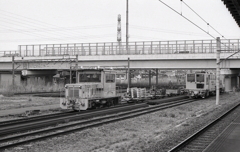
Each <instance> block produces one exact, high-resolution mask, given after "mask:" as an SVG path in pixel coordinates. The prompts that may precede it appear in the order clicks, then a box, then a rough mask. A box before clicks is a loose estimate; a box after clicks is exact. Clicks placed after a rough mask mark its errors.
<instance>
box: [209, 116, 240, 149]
mask: <svg viewBox="0 0 240 152" xmlns="http://www.w3.org/2000/svg"><path fill="white" fill-rule="evenodd" d="M239 151H240V116H239V117H238V118H237V119H236V120H235V121H233V122H232V123H231V124H230V125H229V126H228V127H227V128H226V129H225V130H224V132H223V133H222V134H221V135H220V136H219V137H218V138H217V139H216V140H215V141H214V142H213V143H212V144H211V145H210V146H208V147H207V149H206V150H204V152H239Z"/></svg>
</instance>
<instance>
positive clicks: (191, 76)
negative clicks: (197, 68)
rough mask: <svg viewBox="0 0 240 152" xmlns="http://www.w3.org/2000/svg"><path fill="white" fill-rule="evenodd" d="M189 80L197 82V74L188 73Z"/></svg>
mask: <svg viewBox="0 0 240 152" xmlns="http://www.w3.org/2000/svg"><path fill="white" fill-rule="evenodd" d="M187 82H195V74H187Z"/></svg>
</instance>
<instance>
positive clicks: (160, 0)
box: [159, 0, 240, 63]
mask: <svg viewBox="0 0 240 152" xmlns="http://www.w3.org/2000/svg"><path fill="white" fill-rule="evenodd" d="M181 1H182V0H181ZM159 2H161V3H162V4H164V5H165V6H167V7H168V8H170V9H171V10H172V11H174V12H175V13H177V14H178V15H180V16H182V17H183V18H185V19H186V20H187V21H189V22H190V23H192V24H193V25H195V26H196V27H198V28H199V29H200V30H202V31H203V32H205V33H206V34H208V35H209V36H211V37H212V38H214V39H216V38H215V37H214V36H213V35H211V34H210V33H208V32H207V31H205V30H204V29H202V28H201V27H200V26H198V25H197V24H195V23H194V22H192V21H191V20H190V19H188V18H187V17H185V16H183V15H182V14H180V13H179V12H177V11H176V10H175V9H173V8H172V7H170V6H169V5H167V4H166V3H164V2H163V1H162V0H159ZM183 3H184V2H183ZM185 4H186V3H185ZM186 5H187V4H186ZM187 6H188V5H187ZM189 8H190V7H189ZM190 9H191V8H190ZM191 10H192V9H191ZM192 11H193V12H195V11H194V10H192ZM195 14H197V13H196V12H195ZM197 15H198V14H197ZM198 16H199V15H198ZM199 17H200V18H201V19H202V20H203V21H204V22H206V21H205V20H204V19H203V18H202V17H201V16H199ZM206 23H207V22H206ZM207 24H209V23H207ZM209 26H210V27H211V28H213V27H212V26H211V25H209ZM213 29H214V28H213ZM214 30H215V29H214ZM216 32H217V31H216ZM218 33H219V32H218ZM220 35H221V34H220ZM221 36H222V37H224V36H223V35H221ZM221 44H224V43H221ZM224 45H225V46H226V44H224ZM227 47H228V48H229V50H232V51H234V50H233V49H232V48H230V47H229V46H227ZM239 52H240V50H238V51H237V52H235V53H233V54H232V55H230V56H228V57H227V58H226V59H224V60H227V59H228V58H230V57H232V56H233V55H235V54H237V53H239ZM221 62H222V61H220V62H219V63H221Z"/></svg>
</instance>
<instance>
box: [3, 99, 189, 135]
mask: <svg viewBox="0 0 240 152" xmlns="http://www.w3.org/2000/svg"><path fill="white" fill-rule="evenodd" d="M180 98H185V97H179V96H178V97H171V98H165V99H162V100H154V101H156V102H158V103H163V102H168V101H169V100H179V99H180ZM130 104H132V103H130ZM122 106H129V104H127V103H126V104H121V105H117V106H114V107H110V108H112V109H113V108H119V107H122ZM102 110H108V109H107V108H100V109H94V110H87V111H81V112H80V113H76V112H75V113H74V112H73V111H70V112H65V113H55V114H48V115H41V116H34V117H27V118H23V119H16V120H8V121H2V122H0V130H1V128H2V127H7V126H9V127H11V126H13V125H19V124H23V123H29V122H36V121H41V120H46V119H49V118H56V117H63V116H71V115H76V114H78V115H79V114H85V113H91V112H96V111H102Z"/></svg>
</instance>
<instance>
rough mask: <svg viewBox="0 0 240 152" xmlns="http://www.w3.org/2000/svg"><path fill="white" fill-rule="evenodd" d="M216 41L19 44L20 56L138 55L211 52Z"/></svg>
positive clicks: (234, 46) (225, 44)
mask: <svg viewBox="0 0 240 152" xmlns="http://www.w3.org/2000/svg"><path fill="white" fill-rule="evenodd" d="M216 48H217V42H216V40H179V41H142V42H129V43H128V51H127V49H126V43H125V42H122V43H118V42H106V43H69V44H37V45H19V50H18V53H19V54H20V56H61V55H77V54H78V55H80V56H89V55H128V54H129V55H141V54H176V53H192V54H196V53H215V52H216ZM239 48H240V40H239V39H227V40H226V39H223V40H221V49H224V50H230V49H231V50H232V51H229V52H234V51H236V50H238V49H239Z"/></svg>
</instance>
